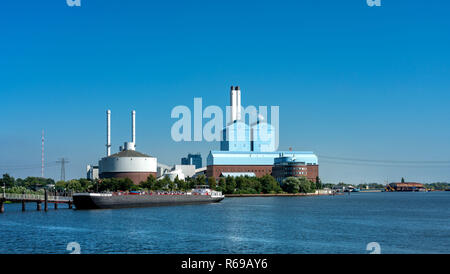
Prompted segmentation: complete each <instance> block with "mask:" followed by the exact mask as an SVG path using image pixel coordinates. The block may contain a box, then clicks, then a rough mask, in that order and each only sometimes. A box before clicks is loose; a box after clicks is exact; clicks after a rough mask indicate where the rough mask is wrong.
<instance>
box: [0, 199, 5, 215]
mask: <svg viewBox="0 0 450 274" xmlns="http://www.w3.org/2000/svg"><path fill="white" fill-rule="evenodd" d="M3 212H5V205H4V203H3V201H0V213H3Z"/></svg>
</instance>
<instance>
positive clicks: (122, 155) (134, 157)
mask: <svg viewBox="0 0 450 274" xmlns="http://www.w3.org/2000/svg"><path fill="white" fill-rule="evenodd" d="M95 168H96V167H91V166H88V177H89V172H90V171H91V172H92V176H91V177H92V179H95V172H96V171H95ZM156 172H157V159H156V157H151V156H149V155H146V154H144V153H141V152H138V151H136V111H134V110H133V111H132V112H131V142H125V143H124V145H123V146H120V147H119V152H117V153H115V154H112V155H111V111H110V110H107V111H106V157H103V158H102V159H101V160H100V161H99V162H98V176H99V177H100V178H129V179H131V180H132V181H133V182H134V183H135V184H139V183H140V182H142V181H146V180H147V178H148V176H150V175H153V176H154V177H155V178H156Z"/></svg>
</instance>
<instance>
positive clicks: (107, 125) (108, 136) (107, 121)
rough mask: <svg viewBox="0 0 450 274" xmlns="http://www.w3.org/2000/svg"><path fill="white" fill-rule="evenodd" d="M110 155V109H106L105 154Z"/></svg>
mask: <svg viewBox="0 0 450 274" xmlns="http://www.w3.org/2000/svg"><path fill="white" fill-rule="evenodd" d="M109 155H111V110H109V109H108V110H107V111H106V156H109Z"/></svg>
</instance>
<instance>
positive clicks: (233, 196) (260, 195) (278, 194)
mask: <svg viewBox="0 0 450 274" xmlns="http://www.w3.org/2000/svg"><path fill="white" fill-rule="evenodd" d="M330 195H331V196H332V195H344V193H335V194H332V193H274V194H262V193H261V194H225V197H227V198H237V197H296V196H330Z"/></svg>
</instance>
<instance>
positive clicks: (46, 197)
mask: <svg viewBox="0 0 450 274" xmlns="http://www.w3.org/2000/svg"><path fill="white" fill-rule="evenodd" d="M44 191H45V192H44V197H45V198H44V210H45V211H47V210H48V193H47V189H45V190H44Z"/></svg>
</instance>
